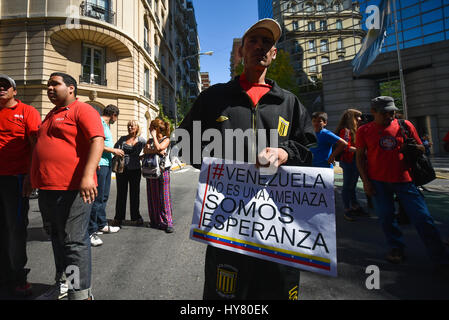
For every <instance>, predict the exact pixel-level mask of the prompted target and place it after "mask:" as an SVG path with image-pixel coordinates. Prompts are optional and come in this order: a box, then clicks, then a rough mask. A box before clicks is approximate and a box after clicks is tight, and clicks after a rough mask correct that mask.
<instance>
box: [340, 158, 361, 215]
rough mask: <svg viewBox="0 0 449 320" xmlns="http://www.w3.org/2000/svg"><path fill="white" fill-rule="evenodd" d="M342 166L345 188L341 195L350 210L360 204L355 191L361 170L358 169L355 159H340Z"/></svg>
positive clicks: (345, 205) (346, 207)
mask: <svg viewBox="0 0 449 320" xmlns="http://www.w3.org/2000/svg"><path fill="white" fill-rule="evenodd" d="M340 167H341V168H342V169H343V189H342V191H341V196H342V198H343V205H344V208H345V210H349V209H351V207H358V206H359V204H358V202H357V196H356V192H355V190H356V187H357V181H358V180H359V171H358V170H357V165H356V163H355V161H353V162H343V161H340Z"/></svg>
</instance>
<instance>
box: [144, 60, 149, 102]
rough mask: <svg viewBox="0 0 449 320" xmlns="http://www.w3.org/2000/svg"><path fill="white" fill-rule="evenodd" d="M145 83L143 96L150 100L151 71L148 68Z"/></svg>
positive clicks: (145, 72) (145, 73)
mask: <svg viewBox="0 0 449 320" xmlns="http://www.w3.org/2000/svg"><path fill="white" fill-rule="evenodd" d="M143 81H144V82H143V95H144V96H145V98H147V99H150V70H149V69H148V68H147V67H145V71H144V79H143Z"/></svg>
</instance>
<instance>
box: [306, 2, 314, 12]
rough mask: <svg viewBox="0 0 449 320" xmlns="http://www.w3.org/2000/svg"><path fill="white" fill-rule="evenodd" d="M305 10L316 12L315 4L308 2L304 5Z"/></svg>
mask: <svg viewBox="0 0 449 320" xmlns="http://www.w3.org/2000/svg"><path fill="white" fill-rule="evenodd" d="M304 9H305V11H306V12H313V11H314V5H313V2H307V3H306V4H305V5H304Z"/></svg>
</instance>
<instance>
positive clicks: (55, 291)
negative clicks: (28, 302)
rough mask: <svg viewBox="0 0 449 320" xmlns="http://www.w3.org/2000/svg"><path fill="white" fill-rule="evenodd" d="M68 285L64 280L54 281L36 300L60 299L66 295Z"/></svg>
mask: <svg viewBox="0 0 449 320" xmlns="http://www.w3.org/2000/svg"><path fill="white" fill-rule="evenodd" d="M68 291H69V285H68V284H67V283H66V282H56V283H55V284H54V285H52V286H51V287H50V289H48V290H47V292H45V293H44V294H41V295H40V296H39V297H37V298H36V300H61V299H63V298H65V297H67V292H68Z"/></svg>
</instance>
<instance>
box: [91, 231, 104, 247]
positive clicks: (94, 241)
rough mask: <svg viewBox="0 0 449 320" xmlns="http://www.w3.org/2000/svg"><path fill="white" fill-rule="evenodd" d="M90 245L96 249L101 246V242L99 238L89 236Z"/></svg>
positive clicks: (95, 235)
mask: <svg viewBox="0 0 449 320" xmlns="http://www.w3.org/2000/svg"><path fill="white" fill-rule="evenodd" d="M90 244H91V246H92V247H98V246H101V245H102V244H103V241H102V240H101V239H100V237H99V236H98V235H97V234H96V233H94V234H92V235H91V236H90Z"/></svg>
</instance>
